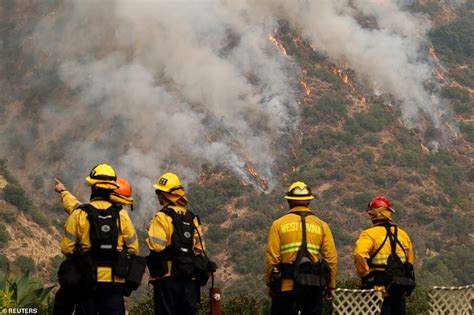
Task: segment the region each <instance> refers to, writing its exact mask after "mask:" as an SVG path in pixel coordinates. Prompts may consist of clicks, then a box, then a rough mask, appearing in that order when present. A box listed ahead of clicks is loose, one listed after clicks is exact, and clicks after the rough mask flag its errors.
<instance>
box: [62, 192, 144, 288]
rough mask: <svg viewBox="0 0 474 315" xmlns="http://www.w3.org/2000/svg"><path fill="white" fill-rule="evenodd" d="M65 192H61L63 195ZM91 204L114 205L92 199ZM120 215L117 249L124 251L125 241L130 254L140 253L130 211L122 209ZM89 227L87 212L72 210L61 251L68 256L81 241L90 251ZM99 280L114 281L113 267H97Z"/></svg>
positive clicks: (100, 207) (118, 280)
mask: <svg viewBox="0 0 474 315" xmlns="http://www.w3.org/2000/svg"><path fill="white" fill-rule="evenodd" d="M63 193H64V192H63ZM63 193H61V195H62V194H63ZM71 195H72V194H71ZM71 200H72V199H71ZM76 200H77V199H76ZM90 204H91V205H92V206H94V207H95V208H97V209H98V210H105V209H108V208H109V207H110V206H111V205H112V204H111V203H110V202H109V201H106V200H92V201H91V202H90ZM119 215H120V226H121V228H122V230H121V231H119V239H118V242H117V250H118V251H122V249H123V247H124V246H123V245H124V243H125V245H126V246H127V248H128V252H129V253H130V254H133V255H138V253H139V246H138V238H137V234H136V233H135V228H134V227H133V223H132V220H131V219H130V217H129V216H128V213H127V211H126V210H125V209H122V210H120V212H119ZM89 228H90V225H89V220H88V219H87V213H86V212H85V211H82V210H80V211H79V210H78V211H72V213H71V215H70V216H69V218H68V220H67V221H66V224H65V226H64V236H63V239H62V241H61V252H62V253H63V254H64V255H66V256H69V255H72V253H73V252H74V248H75V246H76V243H79V245H80V246H81V248H82V250H83V251H84V252H86V251H89V250H90V249H91V242H90V238H89ZM97 281H98V282H112V268H111V267H97ZM114 281H115V282H124V281H125V280H124V279H122V278H118V277H114Z"/></svg>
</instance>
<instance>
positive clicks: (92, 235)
mask: <svg viewBox="0 0 474 315" xmlns="http://www.w3.org/2000/svg"><path fill="white" fill-rule="evenodd" d="M86 181H87V183H88V184H89V186H91V191H92V193H91V198H90V203H89V204H85V205H81V206H79V207H77V210H75V211H72V212H71V215H70V216H69V218H68V220H67V222H66V224H65V227H64V229H65V231H64V237H63V239H62V241H61V252H62V253H63V254H64V255H66V256H68V257H70V256H73V254H74V253H75V252H76V254H77V252H83V253H84V255H83V256H84V257H87V259H88V261H90V262H91V264H88V265H89V267H90V266H93V268H95V272H94V273H93V274H92V276H93V278H92V279H93V280H95V281H94V282H95V283H94V284H93V285H91V286H90V289H89V290H87V292H82V294H81V297H80V301H79V304H78V305H77V307H76V314H97V313H98V314H125V305H124V300H123V294H124V282H125V279H124V278H123V277H124V276H125V275H124V272H123V270H124V269H125V268H124V265H123V264H124V263H126V262H125V260H124V259H121V258H123V257H124V255H121V254H120V253H121V252H122V251H123V250H125V249H126V250H127V252H128V253H129V254H132V255H138V252H139V247H138V239H137V234H136V233H135V228H134V227H133V223H132V221H131V219H130V217H129V216H128V213H127V212H126V211H125V210H124V209H121V208H117V206H116V205H114V204H113V203H112V202H111V201H110V196H111V193H112V192H113V191H114V190H115V189H117V188H118V187H119V186H118V184H117V176H116V174H115V171H114V169H113V168H112V167H111V166H110V165H108V164H105V163H104V164H99V165H97V166H95V167H94V168H93V169H92V171H91V173H90V175H89V176H88V177H87V178H86ZM95 266H97V267H95ZM119 271H120V276H119V275H118V273H119ZM86 276H91V275H90V274H87V275H86ZM94 276H95V277H94ZM89 282H90V281H89ZM88 285H90V283H88Z"/></svg>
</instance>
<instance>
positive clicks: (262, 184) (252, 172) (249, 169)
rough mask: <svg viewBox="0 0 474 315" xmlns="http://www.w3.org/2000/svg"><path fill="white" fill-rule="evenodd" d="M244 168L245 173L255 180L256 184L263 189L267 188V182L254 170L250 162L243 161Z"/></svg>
mask: <svg viewBox="0 0 474 315" xmlns="http://www.w3.org/2000/svg"><path fill="white" fill-rule="evenodd" d="M244 168H245V171H246V172H247V174H248V175H249V176H250V177H252V178H253V179H254V180H255V181H256V182H257V184H258V186H259V187H260V188H261V189H262V190H263V191H266V190H268V182H267V181H266V180H265V179H263V178H261V177H260V176H259V175H258V173H257V171H256V170H255V168H254V167H253V165H252V164H251V163H250V162H248V161H247V162H246V163H245V167H244Z"/></svg>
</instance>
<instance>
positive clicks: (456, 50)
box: [429, 13, 474, 64]
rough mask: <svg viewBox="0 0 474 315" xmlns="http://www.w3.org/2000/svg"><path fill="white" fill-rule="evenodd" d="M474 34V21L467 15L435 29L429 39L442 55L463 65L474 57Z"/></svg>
mask: <svg viewBox="0 0 474 315" xmlns="http://www.w3.org/2000/svg"><path fill="white" fill-rule="evenodd" d="M473 33H474V19H472V15H471V14H469V13H467V14H464V15H463V16H461V17H460V18H459V19H456V20H455V21H454V22H452V23H450V24H447V25H443V26H441V27H438V28H436V29H433V30H432V31H431V32H430V34H429V37H430V38H431V41H432V42H433V45H434V47H436V49H437V51H438V52H439V53H440V55H444V56H445V57H447V58H448V59H449V60H450V61H452V62H458V63H461V64H462V63H464V62H465V61H466V60H467V59H469V58H472V57H473V53H474V38H473V37H472V34H473Z"/></svg>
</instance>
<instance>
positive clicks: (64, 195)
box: [61, 190, 81, 214]
mask: <svg viewBox="0 0 474 315" xmlns="http://www.w3.org/2000/svg"><path fill="white" fill-rule="evenodd" d="M61 202H62V205H63V209H64V211H66V213H67V214H71V212H73V211H74V210H75V209H77V207H79V206H80V205H81V202H80V201H79V199H77V198H76V196H74V195H73V194H72V193H70V192H69V191H67V190H64V191H62V192H61Z"/></svg>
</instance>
